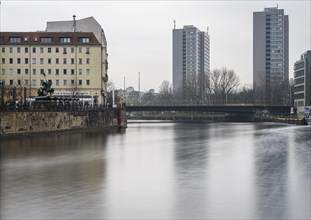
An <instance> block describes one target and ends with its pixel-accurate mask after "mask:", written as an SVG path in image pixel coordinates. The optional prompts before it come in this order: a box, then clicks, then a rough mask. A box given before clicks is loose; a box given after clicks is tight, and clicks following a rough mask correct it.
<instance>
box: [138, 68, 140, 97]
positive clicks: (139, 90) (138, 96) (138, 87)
mask: <svg viewBox="0 0 311 220" xmlns="http://www.w3.org/2000/svg"><path fill="white" fill-rule="evenodd" d="M138 102H139V103H140V72H138Z"/></svg>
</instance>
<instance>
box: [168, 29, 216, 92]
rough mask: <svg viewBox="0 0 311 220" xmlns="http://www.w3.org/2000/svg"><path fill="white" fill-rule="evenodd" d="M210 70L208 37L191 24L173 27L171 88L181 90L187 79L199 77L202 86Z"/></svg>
mask: <svg viewBox="0 0 311 220" xmlns="http://www.w3.org/2000/svg"><path fill="white" fill-rule="evenodd" d="M209 71H210V37H209V34H208V29H207V32H204V31H200V30H199V29H198V28H196V27H195V26H193V25H185V26H184V27H183V28H182V29H175V28H174V29H173V89H174V92H175V93H176V92H179V91H183V93H184V95H185V91H184V90H185V87H186V85H187V83H188V82H189V80H191V79H193V77H199V79H201V80H200V82H201V83H202V85H201V86H200V87H201V89H203V88H202V87H203V86H204V83H203V82H205V80H204V77H206V76H208V74H209Z"/></svg>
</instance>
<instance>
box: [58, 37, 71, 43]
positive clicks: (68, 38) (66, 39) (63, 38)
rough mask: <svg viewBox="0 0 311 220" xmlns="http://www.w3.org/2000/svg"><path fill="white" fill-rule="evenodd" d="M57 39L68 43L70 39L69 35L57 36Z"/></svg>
mask: <svg viewBox="0 0 311 220" xmlns="http://www.w3.org/2000/svg"><path fill="white" fill-rule="evenodd" d="M59 41H60V42H61V43H70V42H71V39H70V37H61V38H59Z"/></svg>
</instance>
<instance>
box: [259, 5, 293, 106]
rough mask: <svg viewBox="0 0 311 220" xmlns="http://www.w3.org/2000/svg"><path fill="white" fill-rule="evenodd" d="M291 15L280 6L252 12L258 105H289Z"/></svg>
mask: <svg viewBox="0 0 311 220" xmlns="http://www.w3.org/2000/svg"><path fill="white" fill-rule="evenodd" d="M288 49H289V48H288V15H285V14H284V10H283V9H278V7H272V8H265V9H264V11H261V12H254V13H253V88H254V93H255V102H256V103H257V104H272V105H286V104H288V102H289V92H288V81H289V79H288V73H289V67H288V65H289V64H288Z"/></svg>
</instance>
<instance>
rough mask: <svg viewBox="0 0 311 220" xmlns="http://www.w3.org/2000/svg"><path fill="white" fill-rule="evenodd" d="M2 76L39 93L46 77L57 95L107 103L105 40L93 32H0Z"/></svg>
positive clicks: (7, 82)
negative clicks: (105, 97)
mask: <svg viewBox="0 0 311 220" xmlns="http://www.w3.org/2000/svg"><path fill="white" fill-rule="evenodd" d="M0 47H1V49H0V57H1V60H0V71H1V72H0V80H1V81H2V83H4V85H6V86H9V87H16V88H22V87H26V88H28V92H27V93H28V94H27V96H28V97H32V96H36V95H37V90H38V89H39V88H40V86H41V84H42V82H43V81H45V80H51V81H52V87H53V88H54V89H55V94H57V95H69V96H72V95H80V96H84V97H87V96H89V97H91V98H93V99H92V102H93V101H95V100H96V101H98V102H99V103H103V99H102V98H101V97H100V96H101V93H102V89H103V88H102V81H101V80H102V74H101V73H102V61H103V59H102V44H101V43H100V42H99V41H98V39H97V38H96V37H95V35H94V33H92V32H0Z"/></svg>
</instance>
